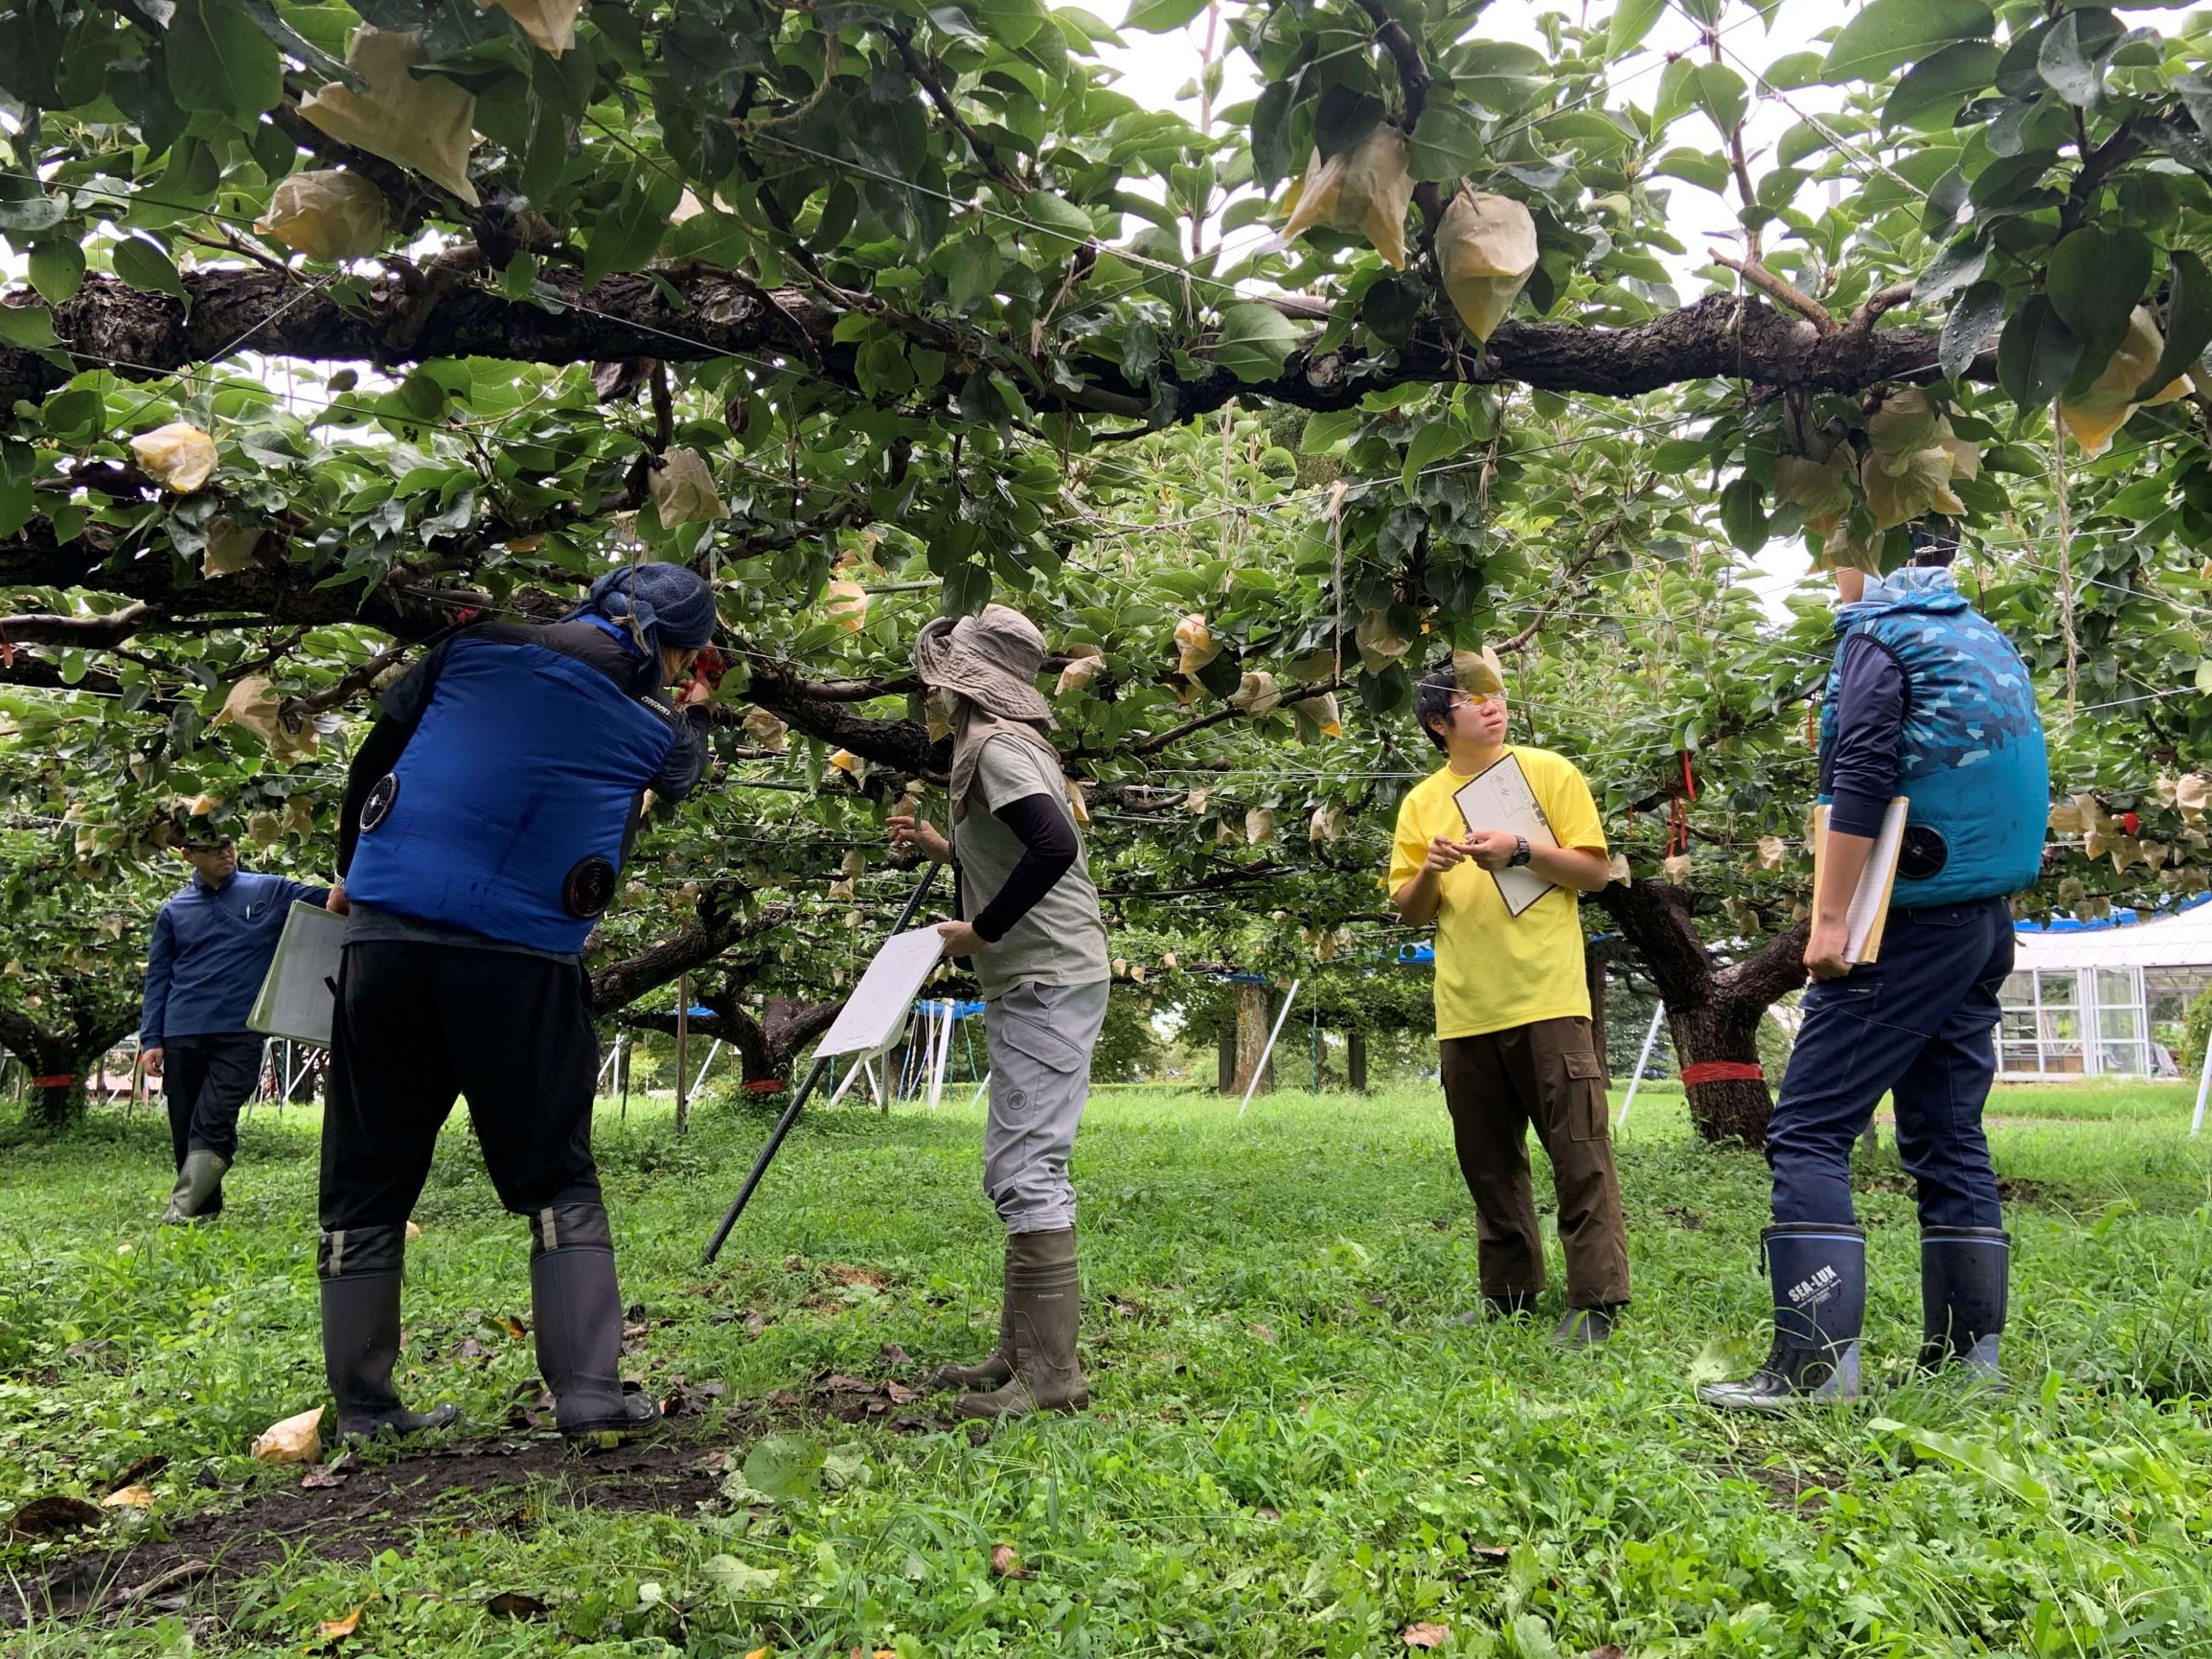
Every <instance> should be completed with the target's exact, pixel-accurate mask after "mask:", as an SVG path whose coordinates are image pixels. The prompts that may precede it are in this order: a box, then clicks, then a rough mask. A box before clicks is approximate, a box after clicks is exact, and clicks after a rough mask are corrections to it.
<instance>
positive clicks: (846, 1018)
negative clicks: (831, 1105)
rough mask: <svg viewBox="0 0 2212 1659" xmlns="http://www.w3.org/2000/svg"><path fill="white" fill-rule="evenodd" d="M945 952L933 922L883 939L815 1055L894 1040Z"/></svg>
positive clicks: (878, 1047) (877, 1047) (871, 1049)
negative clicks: (932, 924)
mask: <svg viewBox="0 0 2212 1659" xmlns="http://www.w3.org/2000/svg"><path fill="white" fill-rule="evenodd" d="M944 952H945V941H944V939H943V938H942V937H940V936H939V934H938V932H937V929H936V928H935V927H917V928H915V929H914V930H913V931H912V932H911V933H895V934H893V935H892V936H891V937H890V938H889V939H887V940H885V941H884V942H883V948H882V949H881V950H878V952H877V953H876V960H875V961H873V962H871V963H870V964H869V965H868V971H867V972H866V973H864V974H862V975H861V976H860V983H859V984H858V985H856V986H855V987H854V988H853V994H852V995H851V996H850V997H848V998H846V1000H845V1007H844V1009H843V1010H842V1011H840V1012H839V1013H838V1015H837V1023H836V1024H835V1025H833V1026H832V1027H831V1028H830V1034H829V1035H828V1036H826V1037H824V1038H823V1039H822V1046H821V1047H820V1048H818V1049H816V1050H815V1051H814V1055H815V1057H816V1058H820V1057H823V1056H825V1055H876V1054H881V1053H882V1052H883V1051H884V1050H885V1049H887V1048H889V1047H890V1046H891V1045H892V1044H893V1043H895V1042H897V1041H898V1040H899V1034H900V1033H901V1032H903V1031H904V1030H905V1029H906V1015H907V1013H908V1012H909V1011H911V1010H912V1009H913V1007H914V999H915V997H917V996H918V995H920V994H921V991H922V987H923V984H924V981H926V980H927V979H928V978H929V972H930V969H932V968H934V967H935V966H937V963H938V959H939V958H940V957H941V956H943V954H944Z"/></svg>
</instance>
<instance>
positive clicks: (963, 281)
mask: <svg viewBox="0 0 2212 1659" xmlns="http://www.w3.org/2000/svg"><path fill="white" fill-rule="evenodd" d="M1005 268H1006V261H1004V260H1002V259H1000V258H999V257H998V244H997V243H996V242H994V241H992V239H990V238H989V237H987V236H982V235H975V236H969V237H963V238H962V239H960V240H959V241H957V242H955V243H953V245H952V251H951V254H950V256H949V258H948V260H947V261H946V270H945V298H946V304H947V305H949V306H951V307H952V308H953V309H954V310H956V311H972V310H974V309H975V307H978V306H980V305H982V304H983V303H984V301H986V300H988V299H990V298H991V296H992V294H993V293H995V292H996V291H997V289H998V277H999V273H1000V272H1001V271H1003V270H1004V269H1005Z"/></svg>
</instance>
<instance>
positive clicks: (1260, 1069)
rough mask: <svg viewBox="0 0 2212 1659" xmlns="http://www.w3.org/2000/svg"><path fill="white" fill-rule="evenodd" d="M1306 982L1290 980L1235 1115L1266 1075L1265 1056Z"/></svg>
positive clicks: (1248, 1103) (1273, 1044) (1268, 1053)
mask: <svg viewBox="0 0 2212 1659" xmlns="http://www.w3.org/2000/svg"><path fill="white" fill-rule="evenodd" d="M1305 983H1306V982H1305V981H1304V980H1302V979H1294V980H1292V981H1291V982H1290V994H1289V995H1288V996H1287V997H1285V998H1284V999H1283V1011H1282V1012H1281V1013H1279V1014H1277V1015H1276V1016H1275V1029H1274V1030H1273V1031H1271V1032H1269V1033H1268V1034H1267V1046H1266V1048H1264V1049H1262V1050H1261V1051H1260V1063H1259V1064H1258V1065H1256V1066H1254V1067H1253V1068H1252V1080H1251V1081H1250V1082H1248V1083H1246V1084H1245V1085H1244V1099H1243V1102H1242V1103H1240V1104H1239V1105H1238V1107H1237V1116H1238V1117H1240V1118H1241V1117H1243V1115H1244V1107H1245V1106H1248V1105H1250V1104H1251V1103H1252V1091H1253V1090H1254V1089H1256V1088H1258V1087H1259V1086H1260V1079H1262V1078H1264V1077H1266V1075H1267V1057H1268V1056H1269V1055H1271V1054H1273V1053H1274V1052H1275V1039H1276V1038H1277V1037H1279V1036H1281V1035H1282V1034H1283V1022H1284V1021H1285V1020H1287V1019H1288V1018H1289V1017H1290V1005H1291V1004H1292V1003H1294V1002H1296V1001H1297V1000H1298V988H1299V987H1300V986H1302V985H1304V984H1305Z"/></svg>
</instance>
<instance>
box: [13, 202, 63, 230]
mask: <svg viewBox="0 0 2212 1659" xmlns="http://www.w3.org/2000/svg"><path fill="white" fill-rule="evenodd" d="M68 216H69V205H68V203H66V202H64V201H62V200H61V199H60V198H58V197H57V196H50V195H31V196H22V197H19V198H17V199H15V200H13V201H0V231H11V232H23V233H25V234H29V233H31V232H34V231H50V230H52V229H53V228H54V227H55V226H56V225H57V224H59V223H60V222H61V221H62V220H63V219H65V218H67V217H68Z"/></svg>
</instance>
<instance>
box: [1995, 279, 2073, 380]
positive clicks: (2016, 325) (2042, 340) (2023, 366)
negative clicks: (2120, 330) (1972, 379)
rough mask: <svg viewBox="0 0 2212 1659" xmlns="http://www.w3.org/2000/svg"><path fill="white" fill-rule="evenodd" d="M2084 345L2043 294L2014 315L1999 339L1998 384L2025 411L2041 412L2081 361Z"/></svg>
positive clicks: (2026, 303) (2032, 299)
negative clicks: (2039, 410)
mask: <svg viewBox="0 0 2212 1659" xmlns="http://www.w3.org/2000/svg"><path fill="white" fill-rule="evenodd" d="M2081 358H2082V342H2081V341H2080V340H2079V339H2078V338H2077V337H2076V336H2075V334H2074V331H2073V330H2071V329H2069V328H2067V327H2066V325H2065V323H2064V321H2063V320H2062V319H2061V318H2060V316H2059V314H2058V312H2057V311H2055V310H2053V309H2052V308H2051V303H2050V301H2049V300H2047V299H2046V298H2044V297H2043V296H2042V295H2041V294H2034V295H2031V296H2030V297H2029V298H2028V299H2027V301H2026V302H2025V303H2024V304H2023V305H2022V306H2021V307H2020V308H2019V309H2018V310H2017V311H2015V312H2014V313H2013V318H2012V321H2011V322H2009V323H2007V324H2006V325H2005V331H2004V333H2003V334H2002V335H2000V336H1999V337H1998V339H1997V384H1998V385H1999V386H2002V387H2003V388H2004V392H2005V396H2006V397H2008V398H2011V399H2012V400H2013V401H2014V402H2015V403H2017V404H2018V405H2019V407H2020V408H2022V409H2040V408H2041V407H2042V406H2043V405H2044V404H2046V403H2048V402H2049V401H2050V400H2051V399H2052V398H2054V397H2056V396H2057V395H2058V392H2059V388H2060V387H2062V386H2064V384H2065V383H2066V380H2067V378H2068V377H2069V376H2070V375H2072V374H2073V372H2074V365H2075V364H2076V363H2078V362H2080V361H2081Z"/></svg>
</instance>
